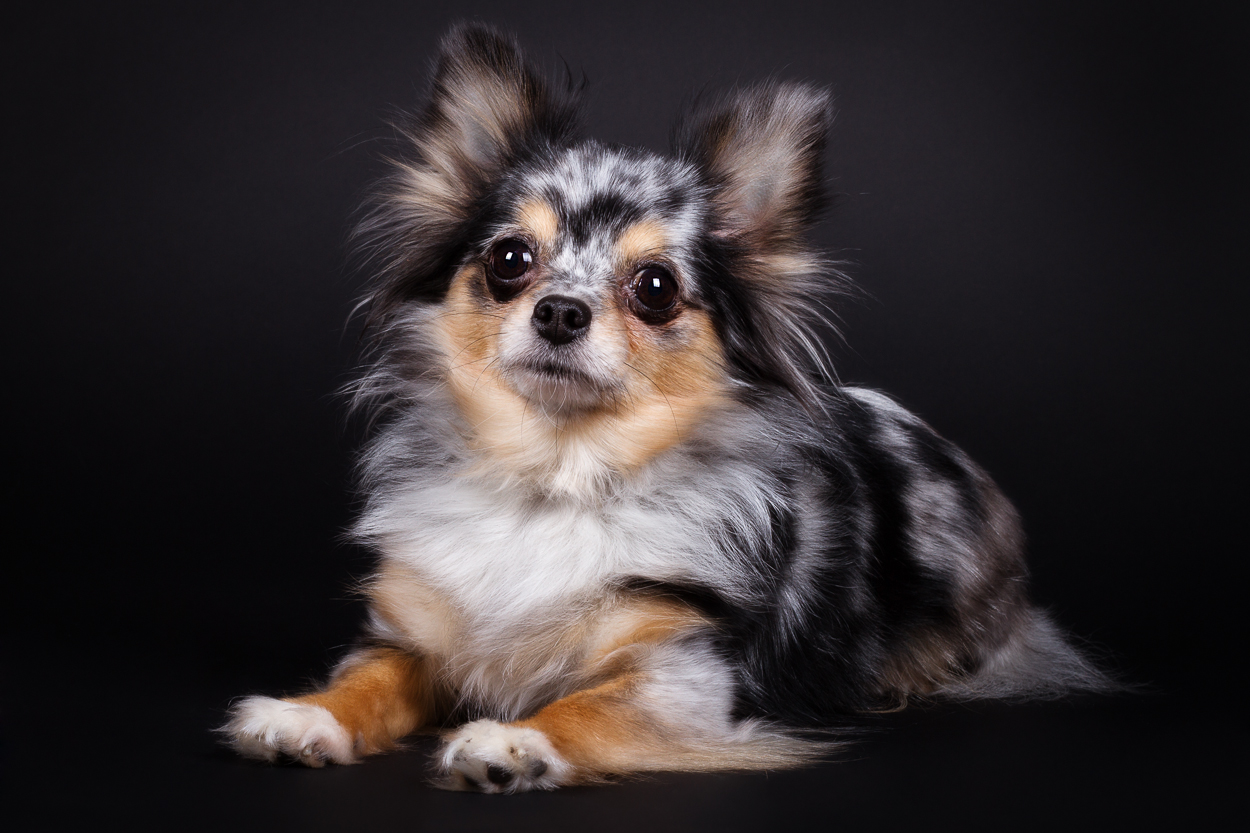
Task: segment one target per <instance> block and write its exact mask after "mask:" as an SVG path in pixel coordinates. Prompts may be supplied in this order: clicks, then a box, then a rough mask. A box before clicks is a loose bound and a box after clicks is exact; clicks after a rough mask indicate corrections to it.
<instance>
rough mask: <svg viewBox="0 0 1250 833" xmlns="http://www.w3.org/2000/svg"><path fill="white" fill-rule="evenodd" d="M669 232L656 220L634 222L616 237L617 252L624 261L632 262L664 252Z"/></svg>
mask: <svg viewBox="0 0 1250 833" xmlns="http://www.w3.org/2000/svg"><path fill="white" fill-rule="evenodd" d="M667 245H668V234H667V232H666V230H665V228H664V226H663V225H662V224H660V223H659V222H657V221H655V220H642V221H640V222H637V223H634V224H633V225H631V226H630V227H629V228H627V229H625V231H623V232H621V236H620V237H618V238H617V239H616V252H617V256H618V257H619V258H620V260H621V262H622V263H627V264H632V263H637V262H638V261H640V260H646V259H648V258H651V257H655V256H656V255H659V254H661V253H663V251H664V249H665V248H666V247H667Z"/></svg>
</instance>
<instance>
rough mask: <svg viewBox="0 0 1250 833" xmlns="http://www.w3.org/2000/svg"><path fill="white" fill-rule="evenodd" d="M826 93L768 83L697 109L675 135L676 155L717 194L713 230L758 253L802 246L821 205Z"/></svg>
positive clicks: (827, 109) (827, 117) (827, 110)
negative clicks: (701, 172) (702, 176)
mask: <svg viewBox="0 0 1250 833" xmlns="http://www.w3.org/2000/svg"><path fill="white" fill-rule="evenodd" d="M830 121H831V110H830V104H829V96H828V94H827V93H826V92H824V91H823V90H820V89H818V88H816V87H812V86H809V85H806V84H795V83H776V82H774V83H770V84H763V85H760V86H757V87H752V88H750V89H745V90H735V91H733V92H731V93H729V94H728V95H726V96H724V97H722V98H720V99H717V100H715V101H712V102H710V103H703V104H696V106H695V107H694V108H693V109H692V111H691V113H690V114H689V115H688V116H687V117H686V118H684V119H682V120H681V121H680V122H679V123H678V125H677V128H676V129H675V130H674V134H673V144H674V149H675V150H676V152H677V154H678V155H679V156H680V157H682V158H683V159H686V160H688V161H690V162H692V163H693V164H695V165H696V166H697V167H698V168H700V169H701V170H702V171H703V172H704V175H705V176H706V178H707V180H708V183H709V185H711V186H712V188H713V189H714V197H713V200H714V203H715V217H714V221H715V223H716V225H715V231H716V232H717V233H718V234H722V235H725V236H727V237H730V238H733V239H735V240H737V241H739V242H740V243H742V244H744V245H745V246H747V247H748V248H751V249H754V250H756V251H757V252H760V253H773V252H784V251H788V250H791V249H794V248H796V247H800V246H801V237H802V234H803V232H804V231H806V229H807V227H808V226H810V225H811V223H812V221H813V220H814V219H815V218H816V216H817V214H818V213H819V210H820V208H821V206H822V203H823V193H824V189H823V183H822V168H823V164H822V163H823V160H824V152H825V143H826V138H827V135H828V132H829V124H830Z"/></svg>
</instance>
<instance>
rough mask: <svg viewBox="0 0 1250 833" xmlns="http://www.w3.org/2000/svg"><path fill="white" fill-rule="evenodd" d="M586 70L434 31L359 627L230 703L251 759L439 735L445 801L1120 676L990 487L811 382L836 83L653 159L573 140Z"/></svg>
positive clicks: (703, 761)
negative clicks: (299, 682)
mask: <svg viewBox="0 0 1250 833" xmlns="http://www.w3.org/2000/svg"><path fill="white" fill-rule="evenodd" d="M570 86H571V85H567V84H552V83H549V82H548V81H547V80H546V79H545V78H544V77H543V76H542V75H540V74H539V73H537V72H536V71H535V70H534V69H533V68H532V67H531V66H529V65H528V64H527V63H526V62H525V60H524V59H523V57H522V55H521V54H520V52H519V51H518V49H517V47H516V45H515V44H514V43H513V41H512V40H511V39H510V38H508V37H505V36H502V35H500V34H498V33H496V32H494V31H492V30H490V29H488V28H484V27H481V26H474V25H469V26H462V27H460V28H457V29H455V30H454V31H453V32H452V33H451V34H450V35H448V36H447V38H446V39H445V41H444V42H443V44H442V49H441V53H440V55H439V58H438V61H437V67H436V69H435V74H434V80H433V87H432V91H431V93H430V97H429V101H428V103H427V104H426V105H425V107H424V109H423V110H422V111H421V112H420V113H419V114H418V115H416V116H415V117H413V118H411V120H409V121H407V122H406V123H405V124H403V125H402V128H401V132H402V140H403V141H402V144H403V146H404V152H403V153H402V155H401V156H400V158H399V160H398V161H396V162H395V164H394V169H393V172H392V174H391V176H390V177H389V179H387V180H386V181H385V182H384V184H383V186H382V187H381V189H380V190H379V193H378V195H377V200H376V202H375V204H374V208H373V210H372V212H371V213H370V214H369V215H368V216H367V218H366V220H365V221H364V222H363V224H362V226H361V229H360V235H361V239H362V241H363V246H364V247H365V250H366V252H367V255H368V257H369V259H370V262H371V263H372V267H373V271H374V273H375V274H376V280H375V282H374V283H373V284H372V289H371V291H370V294H369V296H368V298H367V309H368V327H367V332H368V333H369V334H370V337H371V338H372V340H373V344H374V346H375V348H376V350H375V353H374V354H373V355H374V359H373V362H372V364H371V366H370V367H369V369H368V370H367V372H366V373H365V375H364V376H363V378H362V380H361V381H360V383H359V384H358V385H357V387H356V389H355V396H356V400H357V402H358V404H360V405H361V406H362V407H364V408H366V409H367V410H369V412H370V413H371V414H372V415H373V416H375V417H376V419H377V423H376V425H377V428H376V431H375V432H374V433H375V436H374V437H373V439H372V441H371V443H370V444H369V446H368V448H367V450H366V452H365V454H364V459H363V465H362V469H363V477H364V483H365V488H366V493H367V495H368V500H367V504H366V506H365V509H364V512H363V515H362V517H361V519H360V521H359V523H358V524H357V526H356V527H355V532H356V534H357V535H358V537H359V538H360V539H361V540H363V541H365V542H367V543H368V544H369V545H370V546H371V547H372V548H374V549H375V550H376V552H377V553H378V556H379V564H378V567H377V571H376V573H375V574H373V575H372V576H371V577H370V579H369V580H368V582H367V584H366V589H367V595H368V599H369V622H368V627H367V636H366V639H365V641H363V642H362V643H361V644H360V645H359V646H358V647H357V648H356V649H355V650H353V651H352V652H351V653H349V654H348V656H347V657H345V658H344V659H343V660H342V662H341V663H340V664H339V665H338V667H337V669H336V670H335V671H334V673H333V675H332V677H331V679H330V680H329V682H328V683H327V684H326V685H325V686H324V687H322V688H320V689H318V690H316V691H312V692H310V693H307V694H303V695H300V696H295V697H288V698H284V699H274V698H270V697H262V696H253V697H248V698H246V699H243V700H242V701H240V702H238V703H237V704H236V705H235V706H234V708H233V710H232V713H231V717H230V720H229V722H228V723H227V725H226V726H224V727H223V729H222V731H223V732H224V733H225V734H226V735H227V737H228V738H229V741H230V742H231V743H232V745H233V746H234V747H235V748H236V749H238V750H239V751H240V752H241V753H243V754H244V755H248V756H251V757H255V758H261V759H266V760H274V759H276V758H278V757H290V758H294V759H295V760H298V761H301V762H303V763H306V764H308V765H310V766H320V765H322V764H323V763H324V762H326V761H331V762H334V763H341V764H345V763H352V762H354V761H358V760H360V759H361V757H362V756H365V755H369V754H373V753H376V752H380V751H383V750H386V749H389V748H393V747H394V746H395V745H396V742H397V741H398V740H399V739H401V738H403V737H404V736H406V735H409V734H410V733H412V732H414V731H417V730H420V729H423V728H424V729H430V728H433V727H443V728H444V730H445V734H444V738H443V745H442V748H441V751H440V752H439V755H438V759H437V766H438V768H439V771H440V778H441V781H442V783H443V784H444V785H446V786H449V787H453V788H460V789H474V790H481V791H484V792H516V791H522V790H533V789H552V788H554V787H559V786H563V785H567V784H578V783H586V782H592V781H598V780H602V779H604V778H606V777H611V776H615V775H622V774H628V773H635V772H642V771H648V770H658V769H687V770H710V769H730V768H772V767H779V766H789V765H794V764H798V763H802V762H804V761H806V760H810V759H811V758H812V757H813V756H816V755H819V754H821V753H822V751H823V750H824V749H825V748H826V747H825V745H824V744H822V743H821V741H820V740H819V738H820V737H824V736H825V735H823V734H822V733H820V732H819V730H823V729H827V728H829V727H831V726H834V725H835V724H837V723H838V721H839V719H840V717H842V718H844V717H845V715H847V714H853V713H859V712H864V711H873V710H880V709H882V708H889V707H891V706H897V705H899V704H902V703H904V702H906V701H907V699H908V698H920V697H923V698H973V697H1019V696H1049V695H1056V694H1060V693H1063V692H1065V691H1069V690H1072V689H1098V688H1103V687H1105V686H1107V685H1108V682H1107V678H1106V677H1105V676H1104V675H1102V674H1101V673H1100V672H1099V671H1098V670H1097V669H1096V668H1095V667H1093V666H1092V665H1091V664H1090V663H1089V662H1088V661H1087V660H1086V659H1084V658H1083V657H1082V656H1081V655H1080V654H1079V653H1078V652H1077V651H1076V650H1074V649H1073V648H1072V647H1071V645H1070V644H1069V643H1068V641H1067V640H1066V639H1065V637H1064V636H1063V635H1062V633H1061V632H1060V631H1059V630H1058V629H1057V628H1056V626H1055V625H1054V624H1053V623H1052V622H1051V620H1050V619H1049V618H1047V616H1046V614H1045V613H1043V612H1042V611H1041V610H1039V609H1038V608H1036V607H1035V606H1034V605H1033V604H1032V603H1031V602H1030V601H1029V599H1028V596H1027V594H1026V588H1025V576H1026V569H1025V564H1024V560H1023V554H1022V538H1021V532H1020V525H1019V522H1018V519H1017V516H1016V513H1015V511H1014V510H1013V508H1012V506H1011V504H1010V503H1009V502H1008V501H1007V499H1006V498H1005V497H1004V496H1003V494H1002V493H1001V492H1000V491H999V490H998V488H997V487H996V486H995V485H994V483H993V482H992V481H991V480H990V478H989V477H988V476H987V475H986V473H985V472H984V471H982V470H981V469H980V468H978V467H977V465H976V464H975V463H973V462H972V461H971V460H969V459H968V457H966V456H965V455H964V454H963V453H962V452H961V451H960V450H959V449H958V448H956V447H955V446H953V445H952V444H951V443H949V442H947V441H946V440H944V439H942V438H941V437H940V436H938V435H937V434H936V433H934V432H933V430H932V429H930V428H929V426H927V425H926V424H925V423H923V422H922V421H921V420H920V419H918V418H917V417H915V416H914V415H912V414H911V413H909V412H908V411H906V410H904V409H903V408H902V407H900V406H899V405H898V404H896V403H895V402H894V401H892V400H891V399H889V398H888V397H886V396H884V395H882V394H880V393H876V392H874V391H870V390H865V389H862V388H853V387H839V386H836V385H835V384H833V383H832V382H830V381H829V378H831V377H830V375H829V374H822V373H821V368H822V367H824V366H825V362H824V358H823V356H822V352H821V347H820V341H819V339H818V337H817V335H816V330H815V327H816V326H818V325H819V324H820V320H819V318H818V316H817V314H816V312H815V311H817V310H820V309H821V308H822V306H821V304H820V303H819V299H820V298H821V297H822V296H824V295H825V294H826V293H827V291H828V289H829V288H830V287H831V286H832V285H833V284H834V283H835V282H837V281H840V280H841V279H840V278H839V277H838V276H837V274H836V273H835V272H833V270H831V269H830V268H829V266H828V264H827V263H826V262H824V261H822V259H821V258H820V257H819V256H818V255H817V254H816V253H814V252H813V251H812V250H811V249H810V248H809V247H808V246H807V245H806V243H805V241H804V233H805V231H806V230H807V228H808V227H809V226H810V224H811V223H812V222H813V220H814V217H815V215H816V213H817V211H818V209H819V208H820V203H821V194H822V188H821V162H822V157H823V155H824V150H825V141H826V133H827V131H828V127H829V121H830V105H829V100H828V97H827V96H826V94H825V93H824V92H822V91H821V90H818V89H815V88H813V87H811V86H807V85H804V84H791V83H767V84H763V85H760V86H757V87H753V88H750V89H744V90H738V91H735V92H732V93H730V94H728V95H725V96H723V97H721V98H719V99H717V100H714V101H705V102H703V103H701V104H699V105H697V106H695V107H694V108H693V109H692V111H691V112H689V113H687V114H686V115H685V117H684V118H683V119H682V120H681V122H680V123H679V125H678V127H677V129H676V131H675V133H674V137H675V138H674V153H673V155H672V156H671V157H661V156H656V155H653V154H650V153H647V152H644V151H640V150H629V149H621V148H615V147H610V146H606V145H602V144H599V143H597V142H593V141H585V140H582V139H580V138H578V136H577V132H576V121H577V108H576V102H575V91H573V90H572V89H570ZM812 730H818V733H817V735H816V736H815V738H816V739H814V736H813V734H812Z"/></svg>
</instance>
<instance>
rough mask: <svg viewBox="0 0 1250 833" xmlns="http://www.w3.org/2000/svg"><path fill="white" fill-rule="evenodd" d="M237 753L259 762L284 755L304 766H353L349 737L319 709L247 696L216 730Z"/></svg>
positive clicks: (354, 758)
mask: <svg viewBox="0 0 1250 833" xmlns="http://www.w3.org/2000/svg"><path fill="white" fill-rule="evenodd" d="M220 731H221V733H222V734H223V735H225V736H226V739H227V741H228V742H229V744H230V745H231V746H233V747H234V749H235V750H236V751H237V752H239V754H241V755H244V756H246V757H248V758H257V759H259V760H262V761H276V760H277V759H278V758H279V756H285V757H287V758H290V759H292V760H295V761H298V762H300V763H301V764H305V765H306V766H325V764H326V761H330V762H332V763H336V764H354V763H356V752H355V749H354V748H353V744H352V738H351V735H349V734H348V733H347V730H346V729H344V728H343V727H342V726H340V725H339V722H338V721H337V720H335V719H334V715H332V714H330V712H329V711H327V710H326V709H324V708H322V707H321V706H308V705H303V704H300V703H289V702H287V701H285V700H275V699H274V698H272V697H248V698H247V699H245V700H243V701H241V702H240V703H238V704H236V705H235V706H234V707H233V708H231V709H230V720H229V721H228V722H227V723H226V725H225V726H222V727H221V729H220Z"/></svg>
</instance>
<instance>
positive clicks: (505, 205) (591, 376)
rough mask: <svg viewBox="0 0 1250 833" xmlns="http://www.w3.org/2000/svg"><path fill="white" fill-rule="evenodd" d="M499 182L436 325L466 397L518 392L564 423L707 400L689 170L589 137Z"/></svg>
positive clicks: (709, 386) (704, 326) (713, 378)
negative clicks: (492, 213) (492, 212)
mask: <svg viewBox="0 0 1250 833" xmlns="http://www.w3.org/2000/svg"><path fill="white" fill-rule="evenodd" d="M500 190H501V191H503V192H504V193H505V194H506V197H504V198H501V199H500V200H499V203H498V206H497V208H496V211H497V212H498V218H497V219H495V220H494V221H493V222H491V223H489V224H488V226H487V227H486V228H485V229H484V230H483V231H484V234H483V239H482V240H481V243H480V244H479V245H478V246H476V247H475V249H474V251H473V252H472V253H471V255H470V256H469V257H468V258H467V260H466V262H465V263H464V264H463V265H462V266H461V267H460V268H459V269H458V270H457V272H456V274H455V277H454V279H453V280H452V283H451V286H450V288H449V291H448V293H447V297H446V300H445V301H444V314H443V316H442V317H441V320H440V325H439V332H440V336H441V338H442V340H443V343H444V351H445V353H446V358H447V367H448V372H449V374H450V377H451V380H452V386H453V389H454V390H455V391H456V393H457V396H458V397H459V398H460V399H461V401H462V406H464V407H466V408H474V409H475V403H473V402H472V401H471V400H472V399H474V398H482V397H485V398H487V399H489V400H490V401H491V404H492V405H495V406H498V404H499V400H500V399H501V398H505V397H508V396H512V397H516V398H517V399H518V400H519V403H518V404H520V403H523V404H524V405H525V406H528V407H531V408H534V409H537V410H539V411H541V412H542V413H543V415H545V416H548V417H550V418H552V419H555V420H559V421H561V422H562V423H564V424H568V423H569V422H570V421H575V420H578V419H581V418H593V417H594V416H595V415H596V414H598V413H599V412H601V411H605V410H607V411H611V412H614V413H619V412H620V411H621V409H628V410H642V411H646V412H656V415H657V416H658V409H660V408H664V407H667V406H666V405H665V404H664V403H665V402H667V403H668V404H669V405H674V404H676V405H680V406H682V407H686V406H687V405H688V404H689V401H690V400H692V399H693V400H697V402H696V406H700V407H701V406H706V405H708V404H710V402H708V401H707V400H710V399H712V398H714V397H715V396H717V392H718V391H719V390H720V388H721V387H722V385H723V381H724V362H723V359H722V356H721V351H720V343H719V340H718V338H717V335H716V332H715V327H714V326H713V323H712V320H711V318H710V316H709V314H708V311H707V309H706V307H707V303H706V301H705V300H704V299H703V297H702V294H701V292H700V286H699V278H700V271H699V268H698V264H697V261H698V245H699V236H698V233H699V231H700V230H701V228H702V216H701V214H702V208H701V204H702V199H701V197H702V189H701V188H700V186H699V184H698V181H697V179H696V176H695V173H694V171H693V170H692V169H690V168H688V167H683V166H681V165H679V164H677V163H674V162H671V161H665V160H661V159H658V158H655V157H646V156H642V155H638V154H629V155H627V154H624V153H621V152H617V151H609V150H604V149H602V148H599V147H596V146H582V147H579V148H575V149H570V150H566V151H563V152H562V154H561V155H560V156H559V157H557V158H556V159H553V160H544V161H543V164H541V165H533V166H523V167H521V168H520V169H518V170H516V171H513V172H511V173H510V175H509V176H508V177H507V178H506V179H505V180H504V182H503V183H502V186H501V188H500ZM483 385H485V386H486V387H489V388H491V389H492V390H491V391H489V392H486V391H481V390H480V389H481V387H482V386H483ZM670 416H673V415H670ZM664 422H668V423H670V427H671V423H672V419H671V418H670V419H668V420H664V421H659V420H657V422H656V425H657V428H663V425H664Z"/></svg>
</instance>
